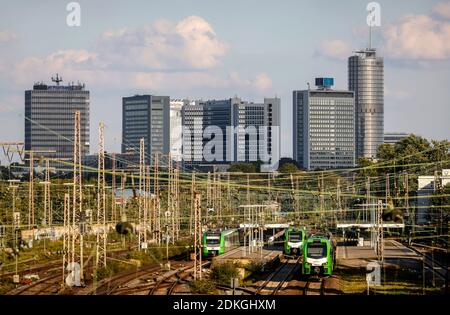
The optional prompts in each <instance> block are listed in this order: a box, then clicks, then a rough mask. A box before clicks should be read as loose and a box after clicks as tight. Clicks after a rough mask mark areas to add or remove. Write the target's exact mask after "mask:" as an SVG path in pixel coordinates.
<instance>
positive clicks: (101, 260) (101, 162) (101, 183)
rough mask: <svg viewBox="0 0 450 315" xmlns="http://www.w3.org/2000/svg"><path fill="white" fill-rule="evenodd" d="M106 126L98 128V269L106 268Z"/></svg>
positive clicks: (96, 261)
mask: <svg viewBox="0 0 450 315" xmlns="http://www.w3.org/2000/svg"><path fill="white" fill-rule="evenodd" d="M104 129H105V126H104V124H103V123H102V122H101V123H100V125H99V128H98V135H99V139H98V172H97V173H98V174H97V175H98V176H97V228H98V229H99V230H97V248H96V256H95V266H96V268H101V267H105V266H106V244H107V231H106V188H105V138H104Z"/></svg>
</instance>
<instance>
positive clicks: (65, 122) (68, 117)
mask: <svg viewBox="0 0 450 315" xmlns="http://www.w3.org/2000/svg"><path fill="white" fill-rule="evenodd" d="M89 102H90V101H89V91H86V90H85V86H84V85H81V84H77V85H64V86H63V85H59V82H58V85H46V84H44V83H37V84H34V86H33V90H28V91H25V150H34V151H54V153H45V152H44V153H39V156H43V157H53V158H62V159H72V158H73V139H74V124H75V123H74V118H75V111H80V120H81V130H80V131H81V134H80V138H81V155H82V156H86V155H88V154H89V136H90V135H89V105H90V104H89Z"/></svg>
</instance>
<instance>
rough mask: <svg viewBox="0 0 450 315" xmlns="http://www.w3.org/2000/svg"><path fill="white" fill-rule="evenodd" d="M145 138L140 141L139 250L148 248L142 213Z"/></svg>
mask: <svg viewBox="0 0 450 315" xmlns="http://www.w3.org/2000/svg"><path fill="white" fill-rule="evenodd" d="M144 141H145V140H144V138H141V140H140V141H139V145H140V148H139V211H138V226H139V235H138V246H139V247H138V248H139V250H141V249H143V248H146V247H147V244H144V234H145V227H143V222H142V215H143V212H144V196H143V195H144V190H145V142H144Z"/></svg>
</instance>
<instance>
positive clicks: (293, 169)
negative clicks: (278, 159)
mask: <svg viewBox="0 0 450 315" xmlns="http://www.w3.org/2000/svg"><path fill="white" fill-rule="evenodd" d="M278 171H279V172H280V173H285V174H292V173H297V172H298V171H299V169H298V167H297V166H296V165H295V164H293V163H285V164H283V165H282V166H281V167H279V168H278Z"/></svg>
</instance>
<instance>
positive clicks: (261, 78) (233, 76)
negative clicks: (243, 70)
mask: <svg viewBox="0 0 450 315" xmlns="http://www.w3.org/2000/svg"><path fill="white" fill-rule="evenodd" d="M228 80H229V83H228V84H229V85H230V86H239V87H246V88H253V89H256V90H258V91H260V92H266V91H268V90H269V89H270V88H271V87H272V80H271V79H270V78H269V76H268V75H267V74H266V73H259V74H258V75H256V77H255V78H254V79H244V78H242V77H241V76H240V74H239V73H238V72H236V71H232V72H230V73H229V74H228Z"/></svg>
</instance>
